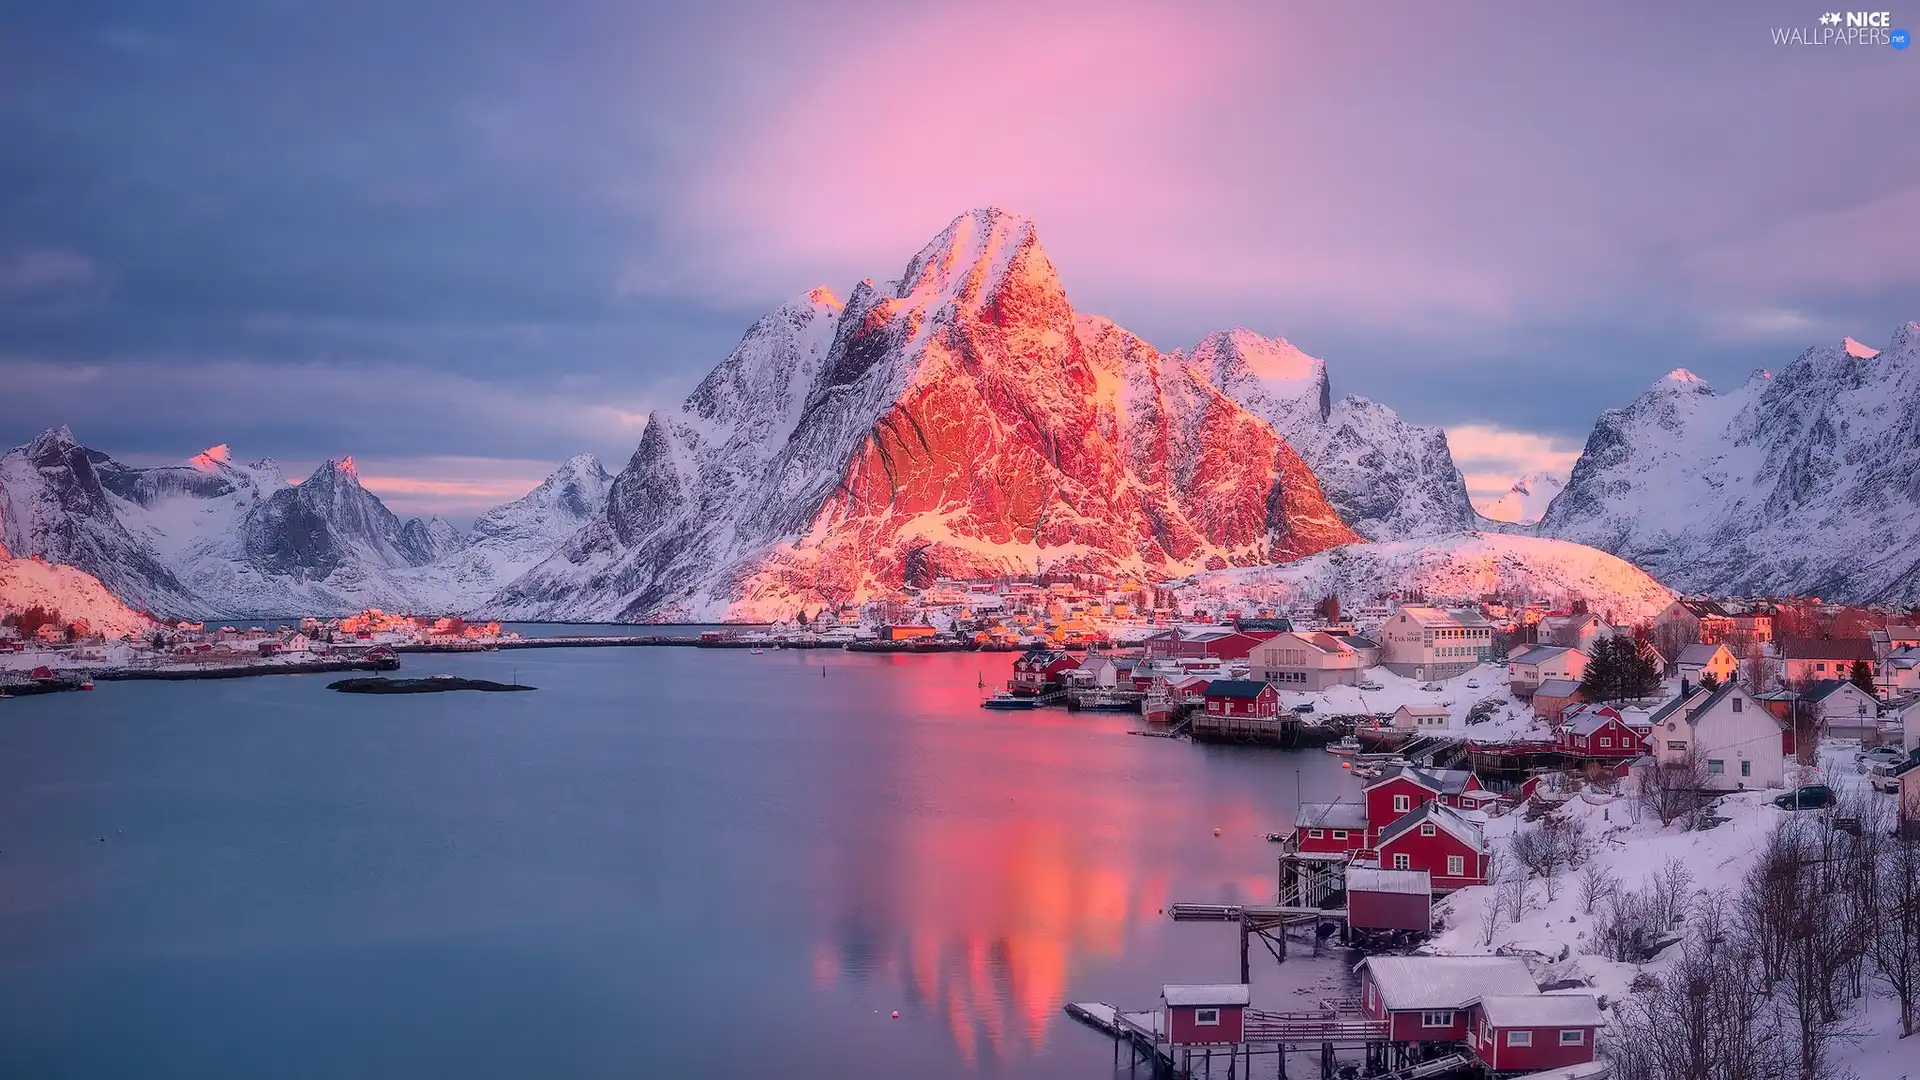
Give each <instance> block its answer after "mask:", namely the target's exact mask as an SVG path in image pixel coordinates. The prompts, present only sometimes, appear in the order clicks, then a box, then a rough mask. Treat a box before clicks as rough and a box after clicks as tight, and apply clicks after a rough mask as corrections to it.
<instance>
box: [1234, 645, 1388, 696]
mask: <svg viewBox="0 0 1920 1080" xmlns="http://www.w3.org/2000/svg"><path fill="white" fill-rule="evenodd" d="M1247 662H1248V665H1249V667H1250V669H1251V671H1252V674H1251V676H1250V677H1251V678H1254V679H1258V680H1260V681H1262V682H1270V683H1273V684H1274V685H1276V686H1279V687H1280V688H1281V689H1283V690H1306V691H1318V690H1325V689H1326V688H1328V687H1330V686H1354V685H1356V684H1358V683H1359V682H1360V672H1361V669H1362V668H1364V667H1365V666H1366V663H1365V658H1364V657H1363V656H1362V655H1361V653H1360V650H1358V649H1356V648H1354V647H1353V646H1352V645H1349V644H1348V643H1347V642H1346V641H1345V640H1342V639H1341V638H1340V637H1338V636H1336V635H1333V634H1328V633H1309V634H1299V633H1285V634H1277V635H1275V636H1273V637H1271V638H1268V639H1267V640H1265V641H1263V642H1261V643H1260V644H1258V645H1256V646H1254V647H1253V652H1252V653H1251V654H1249V655H1248V657H1247Z"/></svg>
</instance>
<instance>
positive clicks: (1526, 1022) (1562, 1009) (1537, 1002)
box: [1480, 993, 1600, 1028]
mask: <svg viewBox="0 0 1920 1080" xmlns="http://www.w3.org/2000/svg"><path fill="white" fill-rule="evenodd" d="M1480 1011H1481V1012H1483V1013H1485V1014H1486V1017H1487V1022H1488V1023H1489V1024H1492V1025H1493V1026H1494V1027H1500V1028H1529V1027H1599V1026H1600V1005H1599V1003H1598V1002H1596V1001H1594V1000H1593V995H1592V994H1538V993H1535V994H1496V995H1491V996H1487V997H1482V998H1481V999H1480Z"/></svg>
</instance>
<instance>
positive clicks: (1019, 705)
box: [980, 693, 1037, 709]
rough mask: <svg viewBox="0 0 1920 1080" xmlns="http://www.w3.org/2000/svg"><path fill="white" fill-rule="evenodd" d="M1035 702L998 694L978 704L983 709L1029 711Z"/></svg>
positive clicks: (1006, 694) (1018, 696) (1014, 695)
mask: <svg viewBox="0 0 1920 1080" xmlns="http://www.w3.org/2000/svg"><path fill="white" fill-rule="evenodd" d="M1036 704H1037V703H1036V702H1035V701H1034V700H1033V699H1032V698H1030V697H1021V696H1020V695H1018V694H1008V693H999V694H995V695H993V696H992V697H990V698H988V699H987V700H985V701H983V702H981V703H980V707H981V708H983V709H1031V708H1034V707H1035V706H1036Z"/></svg>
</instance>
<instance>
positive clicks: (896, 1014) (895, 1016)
mask: <svg viewBox="0 0 1920 1080" xmlns="http://www.w3.org/2000/svg"><path fill="white" fill-rule="evenodd" d="M893 1018H894V1019H895V1020H898V1019H900V1010H899V1009H895V1010H893Z"/></svg>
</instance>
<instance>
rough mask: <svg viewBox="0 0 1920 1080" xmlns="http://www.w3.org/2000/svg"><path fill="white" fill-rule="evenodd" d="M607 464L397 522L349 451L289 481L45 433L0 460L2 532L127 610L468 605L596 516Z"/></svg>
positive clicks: (264, 468)
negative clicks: (469, 530)
mask: <svg viewBox="0 0 1920 1080" xmlns="http://www.w3.org/2000/svg"><path fill="white" fill-rule="evenodd" d="M606 486H607V477H606V473H605V472H604V471H603V470H602V469H601V468H600V465H599V462H598V461H596V460H594V459H593V458H592V457H591V456H585V457H581V458H575V459H574V460H572V461H569V462H568V463H566V464H565V465H563V466H562V467H561V468H560V470H559V471H557V472H556V473H555V474H554V475H553V476H552V477H549V478H548V480H547V481H546V482H545V483H543V484H542V485H541V486H540V487H538V488H536V489H535V490H534V491H533V492H531V493H529V494H528V495H527V496H525V497H523V498H521V499H519V500H516V501H515V502H512V503H509V504H507V505H505V506H501V507H496V508H495V509H493V510H491V511H489V512H487V513H486V514H483V515H482V516H481V517H480V519H479V521H478V522H476V529H475V532H474V533H473V534H472V535H471V536H469V535H467V534H463V533H461V532H460V531H459V530H457V529H455V528H454V527H453V526H452V525H450V524H449V523H447V522H446V521H444V520H442V519H440V518H437V517H435V518H411V519H408V520H405V521H402V520H401V519H400V518H398V517H396V516H395V515H394V514H393V513H392V512H391V511H389V510H388V509H387V507H386V506H385V504H383V503H382V502H381V501H380V499H379V498H378V497H377V496H375V495H374V494H373V493H372V492H369V491H367V490H366V488H364V487H363V486H361V484H360V478H359V473H358V471H357V470H356V469H355V468H354V465H353V460H352V459H351V458H342V459H339V460H336V461H329V462H327V463H325V464H324V465H322V466H320V467H319V468H318V469H315V470H314V472H313V474H312V475H310V476H308V477H307V478H306V479H305V480H303V481H302V482H300V483H299V484H297V485H291V486H290V485H288V484H287V483H286V481H285V479H284V478H283V477H282V475H281V473H280V469H279V467H278V466H277V465H275V464H274V463H273V462H272V461H270V460H269V461H260V462H256V463H254V464H251V465H243V464H240V463H237V462H235V461H234V460H233V457H232V454H231V452H230V451H229V449H228V448H227V447H226V446H216V447H213V448H212V449H210V450H207V451H205V452H203V453H200V454H196V455H195V456H194V457H193V458H192V459H190V460H189V461H188V462H187V463H186V464H184V465H173V466H162V467H158V468H134V467H131V466H127V465H123V464H121V463H119V462H117V461H114V460H113V459H112V458H110V457H108V456H107V455H105V454H103V453H100V452H98V451H95V450H90V449H88V448H86V447H84V446H81V445H80V444H79V443H78V442H77V441H76V440H75V439H74V437H73V433H72V432H70V431H68V430H67V429H65V428H58V429H54V430H52V431H48V432H46V433H44V434H42V435H41V436H40V437H39V438H37V439H35V440H34V441H33V442H32V443H30V444H28V445H27V446H24V447H21V448H19V449H16V450H14V451H11V452H9V453H7V454H5V455H4V456H0V525H3V526H4V529H5V532H4V541H5V543H6V544H7V545H8V546H9V547H11V548H12V550H14V551H15V552H18V553H22V554H30V555H39V556H42V557H43V558H45V559H46V560H47V561H49V562H58V563H64V564H68V565H71V566H73V567H76V568H78V569H79V570H81V571H84V572H86V573H89V574H92V575H94V576H96V577H98V578H99V579H100V580H101V582H102V583H103V584H105V585H106V586H107V587H108V588H109V589H111V590H112V592H113V593H114V595H116V596H119V597H121V598H122V599H124V600H126V601H127V602H128V603H130V604H133V605H135V606H137V607H140V608H143V609H147V610H152V611H155V612H156V613H160V614H164V615H168V616H179V617H202V616H248V615H256V616H267V615H293V614H310V613H312V614H342V613H346V612H351V611H357V610H359V609H361V608H364V607H369V606H371V607H382V608H388V609H393V610H418V611H431V612H443V611H457V610H466V609H469V608H472V607H473V606H475V605H477V604H479V603H480V602H481V601H482V600H484V599H486V598H487V597H488V596H491V595H492V594H493V593H494V592H495V591H496V590H498V589H499V587H500V586H501V585H503V584H505V583H506V582H507V581H509V580H511V579H512V578H513V577H514V576H516V575H518V574H519V573H521V572H522V571H524V570H525V569H526V568H527V567H529V566H532V565H534V564H535V563H538V562H539V561H540V560H541V559H543V558H545V557H546V556H548V555H550V554H551V553H552V552H553V551H554V549H555V548H557V547H559V545H560V543H561V542H562V541H563V540H564V539H565V538H566V536H567V535H568V534H570V533H571V532H572V531H573V530H574V529H576V528H578V527H579V525H580V524H581V523H582V522H583V521H585V520H587V519H588V518H590V517H592V516H593V515H594V514H595V513H597V512H598V510H599V509H600V507H601V505H602V503H603V501H604V499H605V492H606Z"/></svg>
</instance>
